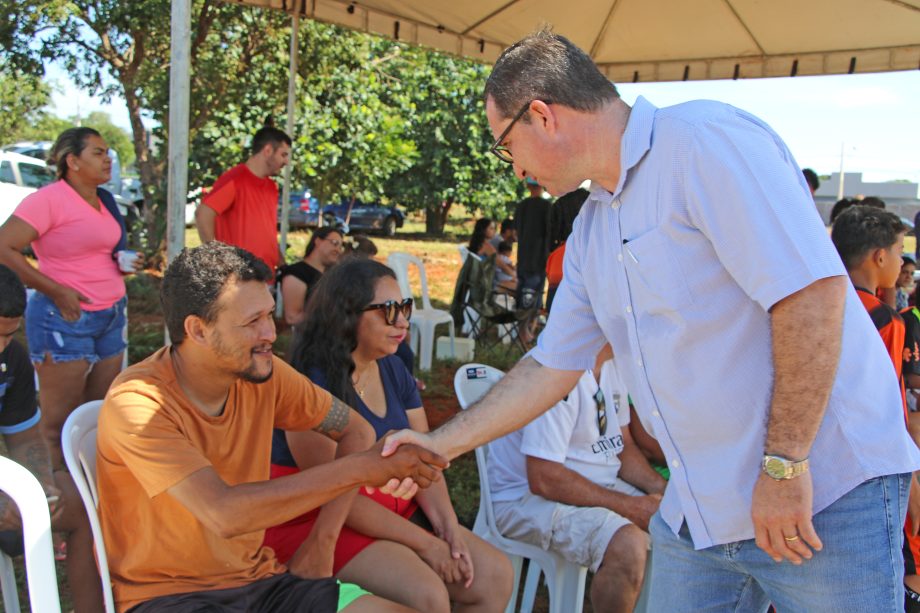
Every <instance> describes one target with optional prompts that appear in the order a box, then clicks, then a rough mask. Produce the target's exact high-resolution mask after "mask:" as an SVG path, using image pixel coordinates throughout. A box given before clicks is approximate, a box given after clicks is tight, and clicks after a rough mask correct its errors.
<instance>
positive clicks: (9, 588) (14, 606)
mask: <svg viewBox="0 0 920 613" xmlns="http://www.w3.org/2000/svg"><path fill="white" fill-rule="evenodd" d="M0 588H2V589H3V609H4V610H5V611H6V612H7V613H19V611H20V609H19V593H18V592H17V591H16V572H15V571H14V570H13V560H11V559H10V557H9V556H8V555H6V554H5V553H2V552H0Z"/></svg>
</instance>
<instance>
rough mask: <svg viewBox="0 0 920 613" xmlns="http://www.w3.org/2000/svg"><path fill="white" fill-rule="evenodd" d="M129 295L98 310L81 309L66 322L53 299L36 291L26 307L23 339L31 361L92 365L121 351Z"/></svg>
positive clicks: (123, 342)
mask: <svg viewBox="0 0 920 613" xmlns="http://www.w3.org/2000/svg"><path fill="white" fill-rule="evenodd" d="M127 310H128V298H127V296H125V297H123V298H122V299H121V300H119V301H118V302H116V303H115V304H113V305H112V306H111V307H109V308H107V309H102V310H101V311H80V318H79V319H78V320H76V321H67V320H66V319H64V317H63V316H62V315H61V312H60V311H59V310H58V308H57V305H55V304H54V301H53V300H51V299H50V298H48V297H47V296H45V295H44V294H42V293H41V292H35V293H34V294H33V295H32V297H31V298H29V302H28V305H27V306H26V318H25V319H26V338H27V339H28V341H29V356H30V358H31V359H32V361H33V362H44V361H45V355H50V356H51V361H52V362H55V363H57V362H72V361H75V360H86V361H87V362H89V363H90V364H95V363H96V362H98V361H100V360H104V359H106V358H111V357H113V356H116V355H118V354H120V353H121V352H122V351H124V350H125V347H127V337H126V335H127V330H126V328H125V325H126V323H127Z"/></svg>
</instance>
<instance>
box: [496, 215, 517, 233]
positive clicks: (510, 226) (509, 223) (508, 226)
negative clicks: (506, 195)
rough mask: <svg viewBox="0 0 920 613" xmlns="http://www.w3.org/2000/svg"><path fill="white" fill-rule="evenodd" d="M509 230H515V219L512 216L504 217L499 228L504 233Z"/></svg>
mask: <svg viewBox="0 0 920 613" xmlns="http://www.w3.org/2000/svg"><path fill="white" fill-rule="evenodd" d="M507 230H514V219H513V218H511V217H505V218H504V219H502V225H501V228H500V229H499V233H500V234H504V233H505V232H506V231H507Z"/></svg>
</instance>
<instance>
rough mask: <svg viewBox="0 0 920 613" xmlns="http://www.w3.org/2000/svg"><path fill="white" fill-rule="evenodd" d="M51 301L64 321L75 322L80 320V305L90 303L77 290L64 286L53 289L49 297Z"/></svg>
mask: <svg viewBox="0 0 920 613" xmlns="http://www.w3.org/2000/svg"><path fill="white" fill-rule="evenodd" d="M51 299H52V300H53V301H54V304H55V306H57V308H58V310H59V311H60V312H61V317H63V318H64V319H65V320H66V321H77V320H78V319H80V314H81V312H82V311H81V309H80V303H81V302H84V303H89V302H91V301H90V299H89V298H87V297H86V296H84V295H83V294H81V293H80V292H78V291H77V290H75V289H73V288H70V287H67V286H65V285H60V286H58V288H57V289H55V291H54V294H52V295H51Z"/></svg>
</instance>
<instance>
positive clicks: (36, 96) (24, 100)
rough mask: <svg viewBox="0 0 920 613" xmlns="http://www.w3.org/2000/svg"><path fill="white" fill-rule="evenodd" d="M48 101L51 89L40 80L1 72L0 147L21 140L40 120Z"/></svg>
mask: <svg viewBox="0 0 920 613" xmlns="http://www.w3.org/2000/svg"><path fill="white" fill-rule="evenodd" d="M49 98H50V90H49V88H48V86H47V85H46V84H44V83H43V82H42V80H41V79H40V78H39V77H36V76H35V75H32V74H29V73H24V72H22V71H19V70H9V71H3V72H0V109H3V112H2V113H0V144H6V143H9V142H13V141H16V140H23V139H24V137H23V136H22V135H23V134H24V133H25V132H27V130H28V128H29V127H31V126H33V125H35V124H36V123H38V122H39V121H41V120H43V118H44V116H45V115H46V113H45V112H44V110H43V109H44V107H45V105H47V104H48V100H49ZM26 138H27V137H26Z"/></svg>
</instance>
